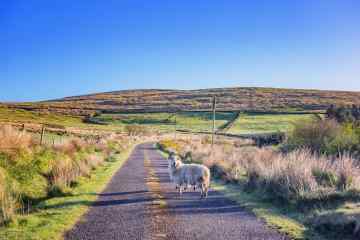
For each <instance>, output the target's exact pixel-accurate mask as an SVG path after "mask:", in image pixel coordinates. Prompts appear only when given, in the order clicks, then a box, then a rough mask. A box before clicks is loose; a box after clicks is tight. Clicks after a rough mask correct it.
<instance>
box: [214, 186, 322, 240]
mask: <svg viewBox="0 0 360 240" xmlns="http://www.w3.org/2000/svg"><path fill="white" fill-rule="evenodd" d="M212 188H213V189H215V190H217V191H220V192H222V193H224V194H225V196H226V197H228V198H230V199H232V200H234V201H236V202H237V203H238V204H239V205H240V206H242V207H244V208H245V209H247V210H249V211H251V212H253V213H254V214H255V215H256V217H258V218H260V219H262V220H264V221H265V222H266V224H267V225H268V226H270V227H271V228H273V229H276V230H277V231H278V232H280V233H283V234H285V235H287V236H289V237H290V238H292V239H297V240H305V239H314V240H321V239H324V238H323V237H321V236H320V235H318V234H316V233H315V231H313V230H312V229H310V228H309V227H307V226H305V225H304V224H303V223H302V219H303V218H304V216H303V215H302V214H301V213H299V212H296V211H293V210H292V209H289V208H287V207H286V206H283V207H277V206H275V205H274V204H273V203H272V202H269V201H266V200H264V199H263V197H262V196H260V195H259V194H256V193H247V192H244V191H242V189H241V188H240V187H239V186H236V185H230V184H226V185H225V184H222V183H220V182H212Z"/></svg>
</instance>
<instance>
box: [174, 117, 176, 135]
mask: <svg viewBox="0 0 360 240" xmlns="http://www.w3.org/2000/svg"><path fill="white" fill-rule="evenodd" d="M174 128H175V140H176V115H175V125H174Z"/></svg>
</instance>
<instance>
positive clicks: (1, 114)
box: [0, 107, 83, 127]
mask: <svg viewBox="0 0 360 240" xmlns="http://www.w3.org/2000/svg"><path fill="white" fill-rule="evenodd" d="M0 122H18V123H52V124H59V125H62V126H72V127H76V126H81V125H83V123H82V121H81V118H78V117H72V116H66V115H58V114H53V113H51V114H46V113H36V112H31V111H27V110H21V109H9V108H4V107H0Z"/></svg>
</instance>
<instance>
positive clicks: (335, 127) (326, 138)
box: [283, 119, 341, 153]
mask: <svg viewBox="0 0 360 240" xmlns="http://www.w3.org/2000/svg"><path fill="white" fill-rule="evenodd" d="M340 132H341V126H340V125H339V124H338V123H337V122H336V121H334V120H319V119H312V120H309V121H303V122H297V123H295V126H294V130H293V131H292V133H291V134H290V136H289V137H288V139H287V142H286V143H285V145H284V146H283V149H285V150H286V151H291V150H294V149H300V148H307V149H309V150H311V151H312V152H317V153H326V151H327V146H328V145H329V143H330V142H331V141H332V140H333V139H335V138H336V136H338V135H339V133H340Z"/></svg>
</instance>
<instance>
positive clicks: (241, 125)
mask: <svg viewBox="0 0 360 240" xmlns="http://www.w3.org/2000/svg"><path fill="white" fill-rule="evenodd" d="M313 117H314V115H312V114H261V113H259V114H257V113H251V114H250V113H244V114H241V115H240V117H239V118H238V119H237V120H236V121H235V122H234V124H233V126H232V127H231V128H230V129H229V131H228V133H232V134H259V133H271V132H289V131H291V130H292V129H293V127H294V123H296V122H298V121H304V120H309V119H311V118H313Z"/></svg>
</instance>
